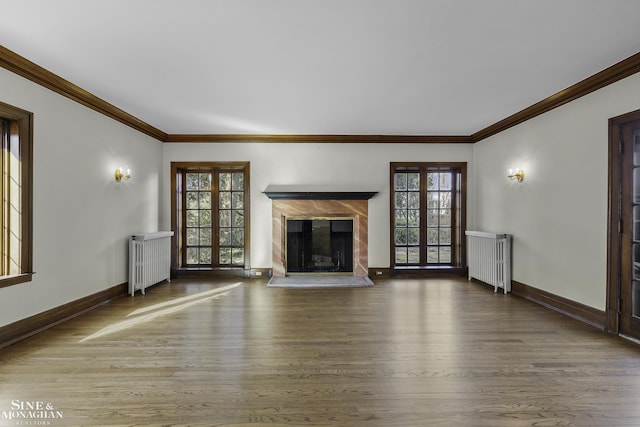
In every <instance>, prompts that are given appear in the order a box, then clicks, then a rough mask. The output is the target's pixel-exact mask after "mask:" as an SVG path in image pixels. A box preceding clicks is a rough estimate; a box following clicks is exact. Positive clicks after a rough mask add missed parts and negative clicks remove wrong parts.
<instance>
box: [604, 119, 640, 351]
mask: <svg viewBox="0 0 640 427" xmlns="http://www.w3.org/2000/svg"><path fill="white" fill-rule="evenodd" d="M610 137H611V139H612V140H611V141H610V147H611V148H610V160H611V163H610V168H611V169H610V181H609V182H610V199H612V200H611V202H612V205H613V206H611V205H610V217H611V215H612V214H613V212H616V211H617V212H616V215H615V216H617V220H616V221H611V222H610V240H613V241H614V242H615V243H614V245H612V244H611V243H612V242H611V241H610V246H609V269H610V275H609V279H610V280H609V287H610V289H609V296H610V301H609V311H610V316H609V319H610V322H611V320H612V319H611V315H612V313H611V311H612V310H611V309H612V308H613V309H615V311H616V313H615V315H616V316H617V319H615V320H614V321H613V323H614V325H615V326H616V327H614V328H612V329H614V330H615V331H617V332H618V333H619V334H620V335H625V336H629V337H632V338H636V339H640V118H639V117H635V116H631V117H626V118H623V119H619V120H617V121H616V120H614V121H613V122H612V126H611V134H610ZM616 140H617V143H616ZM616 145H617V147H616ZM616 148H617V149H616ZM615 151H617V152H615ZM614 203H615V205H614ZM612 211H613V212H612ZM616 228H617V230H616ZM615 246H617V248H615ZM614 258H615V259H614ZM612 286H613V287H614V288H612ZM612 299H615V300H613V301H612Z"/></svg>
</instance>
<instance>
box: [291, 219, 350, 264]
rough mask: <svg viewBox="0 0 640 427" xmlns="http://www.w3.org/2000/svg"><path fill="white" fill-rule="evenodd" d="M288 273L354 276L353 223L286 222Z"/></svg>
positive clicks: (346, 221)
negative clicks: (344, 273) (339, 273)
mask: <svg viewBox="0 0 640 427" xmlns="http://www.w3.org/2000/svg"><path fill="white" fill-rule="evenodd" d="M287 272H289V273H330V272H336V273H337V272H353V220H351V219H335V220H330V219H313V220H312V219H296V220H287Z"/></svg>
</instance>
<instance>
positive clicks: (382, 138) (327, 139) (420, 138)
mask: <svg viewBox="0 0 640 427" xmlns="http://www.w3.org/2000/svg"><path fill="white" fill-rule="evenodd" d="M164 142H185V143H189V142H191V143H200V142H203V143H206V142H220V143H229V142H231V143H232V142H281V143H300V142H315V143H337V144H339V143H345V144H346V143H349V144H353V143H364V144H389V143H394V144H471V143H473V140H472V138H471V136H466V135H442V136H438V135H261V134H169V135H167V138H166V139H165V140H164Z"/></svg>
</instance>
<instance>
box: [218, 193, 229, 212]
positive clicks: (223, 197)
mask: <svg viewBox="0 0 640 427" xmlns="http://www.w3.org/2000/svg"><path fill="white" fill-rule="evenodd" d="M220 209H231V193H230V192H228V191H224V192H221V193H220Z"/></svg>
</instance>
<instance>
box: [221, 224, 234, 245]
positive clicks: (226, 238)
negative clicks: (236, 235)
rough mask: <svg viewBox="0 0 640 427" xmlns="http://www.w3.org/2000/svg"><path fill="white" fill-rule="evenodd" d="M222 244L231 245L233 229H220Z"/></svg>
mask: <svg viewBox="0 0 640 427" xmlns="http://www.w3.org/2000/svg"><path fill="white" fill-rule="evenodd" d="M220 246H231V229H230V228H221V229H220Z"/></svg>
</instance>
